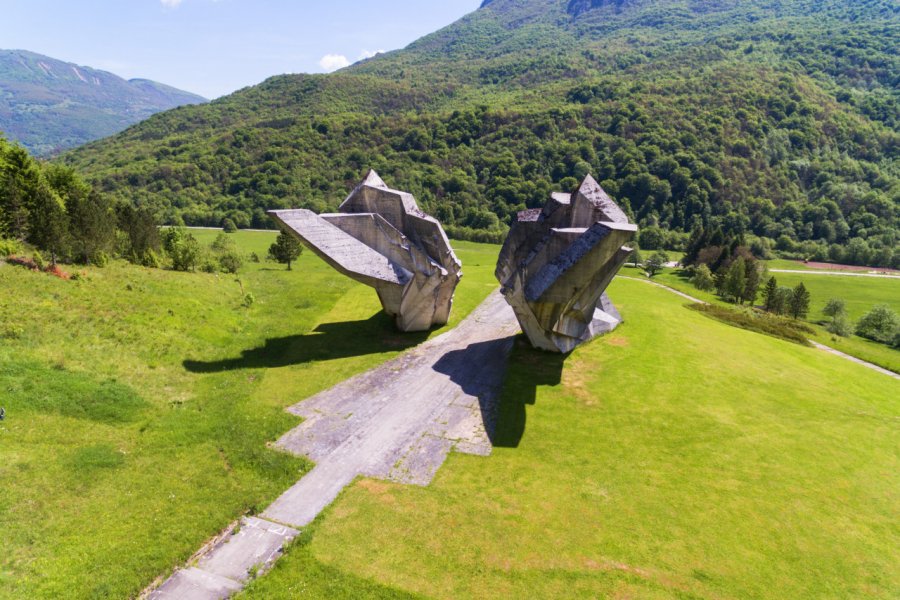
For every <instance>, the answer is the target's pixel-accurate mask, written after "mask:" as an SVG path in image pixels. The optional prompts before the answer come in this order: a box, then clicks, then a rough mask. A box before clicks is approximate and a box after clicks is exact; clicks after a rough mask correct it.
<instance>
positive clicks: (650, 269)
mask: <svg viewBox="0 0 900 600" xmlns="http://www.w3.org/2000/svg"><path fill="white" fill-rule="evenodd" d="M667 262H669V255H668V254H666V253H665V252H656V253H654V254H653V256H651V257H650V258H648V259H647V260H645V261H644V270H645V271H647V276H648V277H653V276H654V275H656V274H657V273H659V272H660V271H662V270H663V268H664V267H665V266H666V263H667Z"/></svg>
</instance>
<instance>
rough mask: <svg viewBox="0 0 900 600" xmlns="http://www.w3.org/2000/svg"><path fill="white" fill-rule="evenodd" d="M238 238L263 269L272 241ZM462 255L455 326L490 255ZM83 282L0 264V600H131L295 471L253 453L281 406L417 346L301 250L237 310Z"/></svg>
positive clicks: (466, 248) (224, 284)
mask: <svg viewBox="0 0 900 600" xmlns="http://www.w3.org/2000/svg"><path fill="white" fill-rule="evenodd" d="M215 233H217V232H198V236H199V237H201V238H203V241H204V242H211V241H212V239H213V237H212V236H214V235H215ZM235 236H236V238H237V239H238V241H239V244H240V246H241V248H242V249H243V251H245V252H257V253H258V254H260V255H263V256H264V255H265V251H266V249H267V248H268V246H269V244H271V243H272V241H273V240H274V237H275V236H274V234H258V233H256V234H255V233H239V234H235ZM458 250H459V255H460V257H461V258H462V260H464V261H465V262H466V267H465V269H466V278H465V280H464V282H463V283H462V284H461V285H460V287H459V291H458V295H457V299H458V300H457V303H456V310H455V312H454V317H453V318H454V320H455V321H454V322H456V321H458V320H459V319H460V318H462V317H463V316H464V314H465V313H466V312H467V311H468V310H471V308H473V307H474V306H476V305H477V304H478V303H479V302H480V301H481V299H483V298H484V297H485V296H486V295H487V293H488V292H489V291H490V290H491V289H492V288H493V280H492V271H493V262H494V260H495V259H496V248H495V247H490V246H488V247H485V246H478V245H472V244H468V245H467V244H464V245H461V246H460V247H458ZM85 274H86V279H85V280H83V281H63V280H61V279H58V278H55V277H51V276H49V275H46V274H43V273H32V272H30V271H26V270H23V269H20V268H17V267H13V266H10V265H7V264H4V263H3V262H0V342H2V343H0V365H2V368H0V407H4V408H5V409H6V418H5V420H4V421H2V422H0V481H3V482H4V484H3V485H2V486H0V529H2V530H3V536H2V537H0V598H4V599H5V598H9V599H13V598H15V599H19V598H59V597H78V598H86V597H95V598H122V597H129V596H134V595H136V594H137V593H138V592H139V591H140V590H141V589H142V588H143V587H144V586H146V585H148V584H149V583H150V582H151V581H153V579H155V578H156V577H157V576H158V575H161V574H163V573H165V572H166V571H167V570H168V569H171V568H173V567H174V566H176V565H178V564H182V563H183V562H184V561H185V560H186V559H187V558H188V557H189V556H190V555H191V554H192V553H193V552H195V551H196V550H197V548H199V547H200V546H201V545H202V544H203V542H204V541H205V540H207V539H208V538H209V537H211V536H213V535H214V534H216V533H217V532H219V531H221V530H222V529H223V528H224V527H225V526H226V525H227V524H228V523H229V522H231V521H232V520H234V519H236V518H237V517H238V516H240V515H241V514H243V513H245V512H246V511H255V510H256V509H257V508H260V507H264V506H266V505H267V504H268V503H269V502H271V501H272V500H273V499H274V498H275V497H276V496H278V495H279V494H280V493H281V492H282V491H283V490H284V489H285V488H286V487H288V486H289V485H291V484H292V483H294V482H295V481H296V480H297V479H298V478H299V477H300V476H301V475H302V474H303V473H304V472H305V471H306V470H307V469H308V468H309V466H310V465H309V464H308V463H306V462H305V461H302V460H298V459H295V458H291V457H288V456H286V455H284V454H280V453H277V452H275V451H273V450H269V449H267V446H266V445H267V443H268V442H271V441H273V440H275V439H276V438H277V437H279V436H280V435H281V434H282V433H284V432H286V431H287V430H289V429H290V428H291V427H293V426H294V425H295V424H296V419H295V418H293V417H291V416H290V415H288V414H287V413H285V412H284V408H285V407H286V406H289V405H291V404H294V403H296V402H297V401H298V400H300V399H302V398H304V397H306V396H308V395H310V394H313V393H315V392H317V391H320V390H322V389H325V388H327V387H329V386H330V385H333V384H335V383H337V382H339V381H342V380H343V379H345V378H347V377H349V376H351V375H353V374H356V373H358V372H360V371H363V370H365V369H367V368H369V367H371V366H374V365H376V364H378V363H380V362H381V361H383V360H386V359H388V358H391V357H393V356H395V355H396V354H397V353H398V352H400V351H401V350H403V349H404V348H406V347H408V346H409V345H410V344H414V343H416V342H418V341H421V340H422V339H423V336H400V335H398V334H397V333H396V331H395V329H394V327H393V323H392V322H391V320H390V319H388V318H386V317H385V316H384V315H382V314H381V313H380V312H379V310H380V305H379V304H378V300H377V297H376V296H375V294H374V292H372V291H371V290H370V289H369V288H365V287H363V286H361V285H357V284H355V283H353V282H351V281H350V280H348V279H346V278H343V277H341V276H339V275H338V274H336V273H334V271H332V270H331V269H330V268H329V267H327V266H326V265H325V264H324V263H322V262H321V261H320V260H319V259H318V258H316V257H315V256H314V255H311V254H304V256H303V257H302V258H301V259H300V261H299V263H297V264H296V265H295V267H294V271H292V272H287V271H286V270H284V267H283V266H280V265H274V264H272V263H261V264H253V263H251V264H249V265H248V266H247V267H246V268H245V270H244V271H243V272H242V273H241V274H240V278H241V281H242V283H243V286H244V289H245V290H246V291H247V292H250V293H252V294H254V296H255V298H256V302H255V303H254V304H253V306H252V307H251V308H249V309H247V308H245V307H243V306H242V298H243V295H242V293H241V288H240V286H239V285H238V283H237V282H236V281H235V279H234V277H233V276H224V275H222V276H215V275H206V274H200V273H195V274H187V273H175V272H171V271H161V270H157V269H142V268H139V267H134V266H131V265H127V264H124V263H120V262H116V263H114V264H112V265H110V266H109V267H107V268H105V269H93V268H89V269H86V270H85ZM23 290H28V293H27V294H24V293H22V291H23ZM320 326H321V327H320Z"/></svg>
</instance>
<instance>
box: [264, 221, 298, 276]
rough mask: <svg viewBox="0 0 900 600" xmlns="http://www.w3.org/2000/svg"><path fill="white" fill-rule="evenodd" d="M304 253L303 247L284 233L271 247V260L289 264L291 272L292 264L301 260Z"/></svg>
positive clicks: (292, 237) (279, 235)
mask: <svg viewBox="0 0 900 600" xmlns="http://www.w3.org/2000/svg"><path fill="white" fill-rule="evenodd" d="M302 253H303V246H301V245H300V242H298V241H297V239H296V238H295V237H294V236H292V235H290V234H288V233H285V232H284V231H282V232H281V233H280V234H278V238H277V239H276V240H275V243H274V244H272V245H271V246H270V247H269V258H271V259H272V260H274V261H276V262H279V263H281V264H287V268H288V271H290V270H291V263H292V262H294V261H295V260H297V259H298V258H300V255H301V254H302Z"/></svg>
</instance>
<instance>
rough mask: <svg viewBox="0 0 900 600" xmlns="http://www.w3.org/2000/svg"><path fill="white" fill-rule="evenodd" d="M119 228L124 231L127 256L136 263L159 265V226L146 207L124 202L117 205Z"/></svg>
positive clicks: (160, 247) (160, 242)
mask: <svg viewBox="0 0 900 600" xmlns="http://www.w3.org/2000/svg"><path fill="white" fill-rule="evenodd" d="M116 215H117V222H118V225H119V229H121V230H122V232H123V233H124V241H125V247H124V248H123V249H122V252H123V254H124V256H125V258H126V259H127V260H129V261H131V262H133V263H135V264H140V265H144V266H157V258H156V255H157V253H159V251H160V250H161V249H162V241H161V240H160V237H159V227H157V224H156V219H154V218H153V215H152V213H151V212H150V211H149V210H147V209H146V208H135V207H134V206H132V205H131V204H127V203H122V204H119V205H118V206H117V207H116Z"/></svg>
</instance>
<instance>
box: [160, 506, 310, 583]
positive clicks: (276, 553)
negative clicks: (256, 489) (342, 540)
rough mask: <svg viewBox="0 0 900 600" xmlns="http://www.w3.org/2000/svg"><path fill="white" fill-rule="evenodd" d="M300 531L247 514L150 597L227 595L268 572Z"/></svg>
mask: <svg viewBox="0 0 900 600" xmlns="http://www.w3.org/2000/svg"><path fill="white" fill-rule="evenodd" d="M299 533H300V532H299V531H297V530H296V529H293V528H291V527H285V526H284V525H280V524H278V523H272V522H270V521H265V520H263V519H258V518H255V517H246V518H244V519H242V520H241V523H240V526H239V527H237V528H235V529H234V530H232V531H230V532H226V534H225V535H223V536H222V537H220V538H219V539H217V540H216V541H215V542H214V543H212V544H210V545H209V546H208V547H207V548H205V549H204V550H203V551H202V552H201V553H200V556H199V557H198V558H197V560H196V563H197V564H196V566H192V567H187V568H184V569H179V570H178V571H176V572H175V573H174V574H173V575H172V576H171V577H170V578H169V579H167V580H166V581H165V582H164V583H163V584H162V585H161V586H160V587H159V588H158V589H156V590H154V591H153V592H151V593H150V594H149V595H148V598H150V599H151V600H167V599H169V598H172V599H174V598H177V599H178V600H215V599H219V598H227V597H229V596H231V595H232V594H233V593H234V592H236V591H239V590H240V589H241V588H242V587H243V586H244V584H245V583H246V582H247V581H248V580H249V579H250V578H251V577H253V576H256V575H261V574H262V573H265V572H266V571H268V570H269V569H270V568H271V567H272V564H273V563H274V562H275V561H276V560H277V559H278V557H280V556H281V554H282V551H283V549H284V546H285V544H287V543H288V542H289V541H291V540H292V539H294V538H295V537H296V536H297V535H298V534H299Z"/></svg>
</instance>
